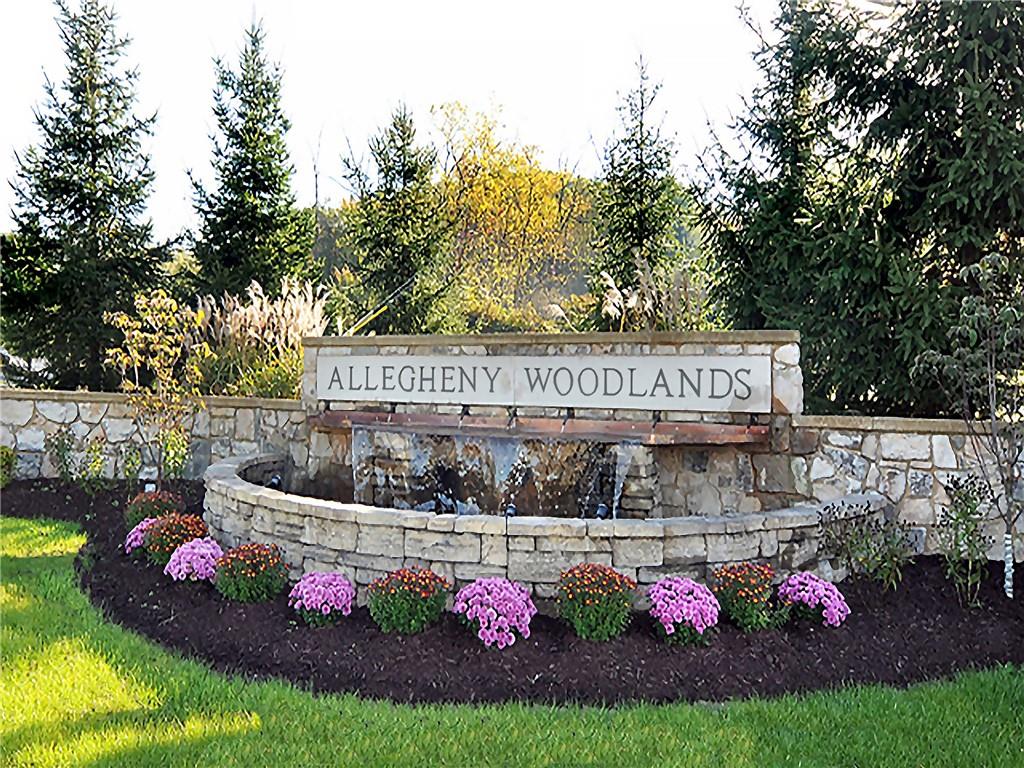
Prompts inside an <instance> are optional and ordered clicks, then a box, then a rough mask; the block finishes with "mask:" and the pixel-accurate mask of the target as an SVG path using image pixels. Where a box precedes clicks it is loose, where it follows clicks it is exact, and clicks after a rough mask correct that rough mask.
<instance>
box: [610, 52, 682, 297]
mask: <svg viewBox="0 0 1024 768" xmlns="http://www.w3.org/2000/svg"><path fill="white" fill-rule="evenodd" d="M637 69H638V75H639V82H638V83H637V86H636V88H634V89H633V90H632V91H630V92H629V93H628V94H626V97H625V99H624V101H623V103H622V104H621V105H619V108H618V109H619V114H620V115H621V120H622V125H621V129H620V133H618V134H617V135H616V136H614V137H613V138H612V140H611V141H610V142H609V143H608V145H607V146H606V147H605V151H604V158H603V162H602V178H601V184H600V186H599V189H598V194H597V198H596V200H595V204H594V213H595V223H596V225H597V234H598V237H597V242H596V243H595V255H596V262H595V265H594V266H595V269H594V270H593V275H592V277H593V278H596V276H597V275H598V274H599V273H600V272H602V271H605V272H607V273H608V274H610V275H611V276H612V278H613V279H614V280H615V282H616V285H617V286H618V287H619V288H620V289H621V288H625V287H632V286H634V285H636V282H637V261H638V260H641V261H642V262H643V263H645V264H646V265H647V266H649V267H650V268H651V269H652V270H654V269H655V268H656V267H658V266H659V265H660V264H662V263H664V262H665V261H666V259H667V258H668V256H669V254H670V253H671V250H672V247H671V244H672V239H673V237H674V234H675V230H674V224H675V222H676V219H677V216H678V213H679V196H680V195H679V186H678V184H677V182H676V179H675V177H674V176H673V175H672V162H673V160H674V158H675V144H674V142H673V140H672V139H671V138H670V137H668V136H665V135H663V134H662V130H661V122H660V120H659V119H658V118H657V117H656V115H655V113H654V111H653V106H654V101H655V99H656V98H657V96H658V91H659V90H660V89H661V85H660V84H659V83H653V82H651V79H650V76H649V75H648V74H647V65H646V64H645V62H644V61H643V60H642V59H641V60H640V62H639V64H638V65H637Z"/></svg>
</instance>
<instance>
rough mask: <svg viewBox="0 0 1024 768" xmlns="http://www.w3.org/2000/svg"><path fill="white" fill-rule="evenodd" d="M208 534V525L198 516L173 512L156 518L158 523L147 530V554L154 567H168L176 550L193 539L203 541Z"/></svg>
mask: <svg viewBox="0 0 1024 768" xmlns="http://www.w3.org/2000/svg"><path fill="white" fill-rule="evenodd" d="M208 533H209V531H208V530H207V528H206V523H204V522H203V519H202V518H201V517H199V516H198V515H183V514H180V513H178V512H172V513H171V514H169V515H164V516H163V517H158V518H156V522H155V523H153V524H152V525H151V526H149V527H148V528H147V529H146V531H145V539H144V542H145V547H146V554H147V555H149V560H150V562H151V563H153V564H154V565H167V561H168V560H170V559H171V555H172V554H174V550H176V549H177V548H178V547H180V546H181V545H182V544H185V543H187V542H189V541H192V540H193V539H201V538H203V537H205V536H206V535H207V534H208Z"/></svg>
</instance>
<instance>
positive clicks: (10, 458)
mask: <svg viewBox="0 0 1024 768" xmlns="http://www.w3.org/2000/svg"><path fill="white" fill-rule="evenodd" d="M17 459H18V455H17V454H16V453H15V452H14V449H13V448H11V446H9V445H0V488H6V487H7V484H8V483H9V482H11V479H12V478H13V477H14V464H15V462H16V461H17Z"/></svg>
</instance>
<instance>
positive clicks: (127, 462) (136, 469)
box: [118, 443, 142, 528]
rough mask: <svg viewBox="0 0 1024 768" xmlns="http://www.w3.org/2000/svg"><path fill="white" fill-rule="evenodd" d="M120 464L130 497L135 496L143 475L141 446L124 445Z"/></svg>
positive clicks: (119, 456) (119, 460)
mask: <svg viewBox="0 0 1024 768" xmlns="http://www.w3.org/2000/svg"><path fill="white" fill-rule="evenodd" d="M118 463H119V464H120V466H121V475H122V476H123V477H124V480H125V483H126V484H127V486H128V495H129V496H134V495H135V494H136V492H137V491H138V489H139V475H140V474H141V473H142V451H141V450H140V449H139V446H137V445H135V444H133V443H125V444H124V445H122V446H121V450H120V451H119V455H118ZM128 527H129V528H131V526H128Z"/></svg>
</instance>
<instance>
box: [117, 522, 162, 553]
mask: <svg viewBox="0 0 1024 768" xmlns="http://www.w3.org/2000/svg"><path fill="white" fill-rule="evenodd" d="M156 521H157V518H155V517H147V518H145V519H143V520H140V521H139V522H138V523H136V524H135V526H134V527H133V528H132V529H131V530H130V531H128V535H127V536H125V537H124V553H125V554H126V555H130V554H131V553H132V552H134V551H135V550H137V549H139V548H140V547H143V546H145V544H146V532H147V531H148V530H149V529H150V528H151V527H153V524H154V523H156Z"/></svg>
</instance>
